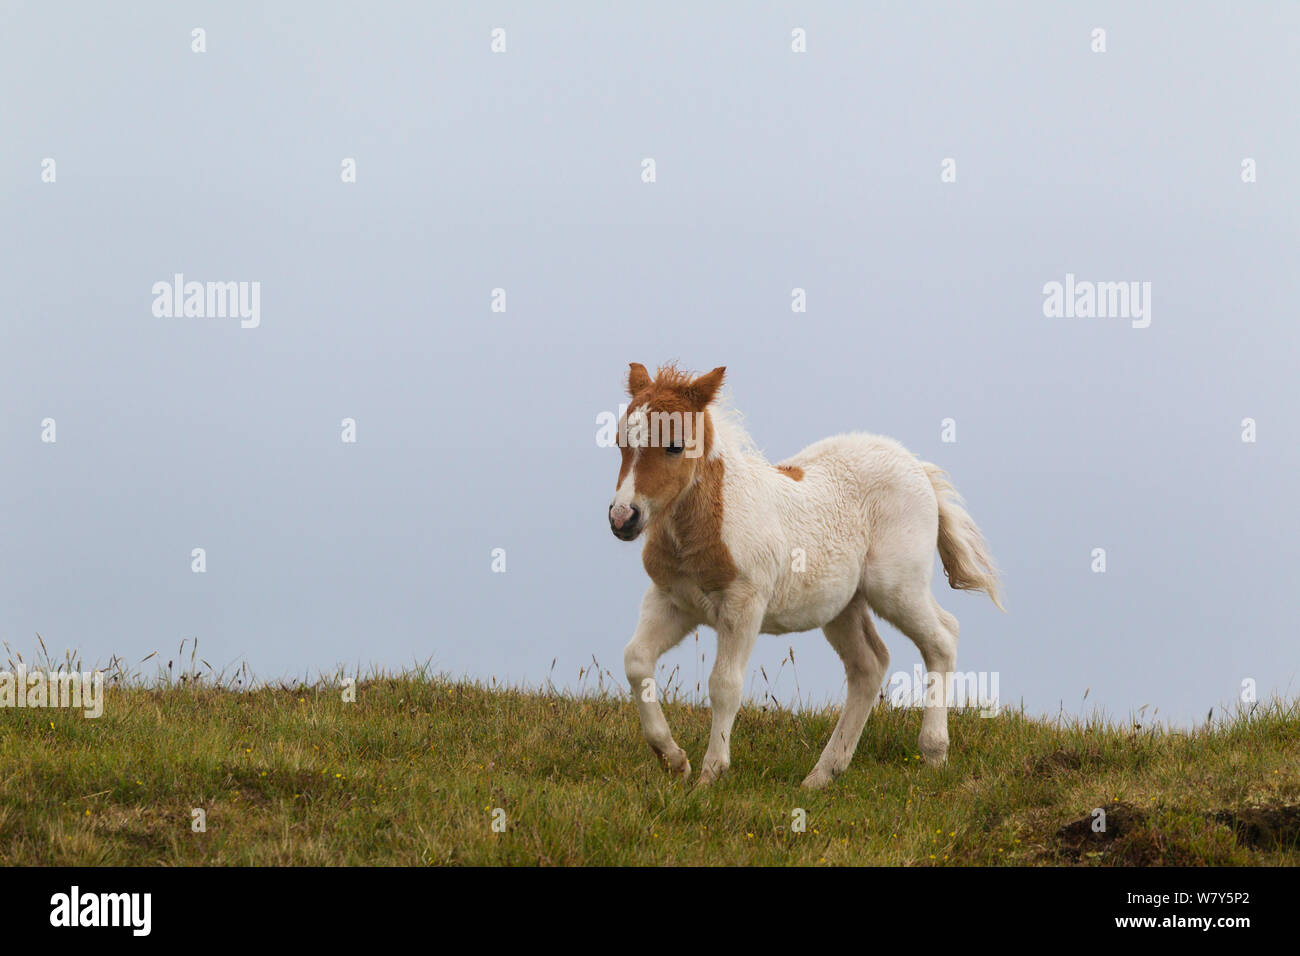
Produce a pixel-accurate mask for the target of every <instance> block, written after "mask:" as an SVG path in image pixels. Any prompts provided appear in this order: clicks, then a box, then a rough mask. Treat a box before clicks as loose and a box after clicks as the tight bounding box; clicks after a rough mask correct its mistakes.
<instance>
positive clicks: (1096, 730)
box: [0, 672, 1300, 866]
mask: <svg viewBox="0 0 1300 956" xmlns="http://www.w3.org/2000/svg"><path fill="white" fill-rule="evenodd" d="M124 683H125V684H126V686H117V687H109V688H106V690H105V712H104V715H103V716H102V717H100V718H99V719H96V720H88V719H85V718H84V717H83V716H82V715H81V714H80V713H79V712H72V713H70V712H67V711H56V710H30V709H23V710H15V709H2V710H0V768H2V771H3V772H0V864H3V865H16V864H60V865H101V864H104V865H151V864H237V865H245V864H256V865H266V864H274V865H284V864H381V865H382V864H404V865H410V864H414V865H421V864H435V865H436V864H518V865H575V864H579V865H580V864H630V865H642V864H688V865H693V864H757V865H771V864H777V865H786V864H806V865H843V864H890V865H913V866H954V865H971V864H976V865H985V864H993V865H1008V864H1009V865H1027V866H1036V865H1044V864H1080V865H1161V864H1166V865H1172V864H1251V863H1258V864H1274V865H1276V864H1281V865H1291V866H1294V865H1297V864H1300V847H1298V845H1297V844H1298V837H1300V810H1297V805H1298V804H1300V759H1298V758H1300V713H1298V712H1297V708H1296V707H1295V706H1294V705H1292V706H1282V705H1279V704H1273V705H1270V706H1260V707H1258V708H1256V709H1255V711H1254V712H1253V713H1251V714H1243V715H1239V716H1237V717H1235V718H1233V719H1230V720H1226V721H1220V722H1219V723H1217V724H1216V725H1215V726H1213V727H1212V728H1206V729H1204V730H1199V731H1197V732H1195V733H1191V734H1174V733H1168V732H1165V731H1161V730H1152V729H1148V728H1143V727H1137V726H1133V725H1126V726H1118V725H1115V724H1111V723H1106V722H1102V721H1093V722H1088V723H1076V724H1067V723H1064V722H1045V721H1042V720H1036V719H1031V718H1029V717H1027V716H1025V715H1023V714H1018V713H1005V712H1004V713H1003V714H1002V715H1001V716H998V717H994V718H983V717H980V716H979V714H978V712H977V711H973V710H972V711H966V712H954V714H953V715H952V718H951V724H950V728H951V735H952V750H951V753H950V758H949V764H948V765H947V766H946V767H945V768H943V769H939V770H935V769H931V768H927V767H926V766H924V765H923V763H922V762H921V761H920V760H919V759H918V756H917V753H916V750H915V741H916V735H917V732H918V730H919V727H920V712H919V711H916V710H912V709H905V708H894V707H890V706H888V705H886V704H884V703H882V704H881V705H879V706H878V707H877V709H876V710H875V711H874V712H873V714H872V716H871V718H870V720H869V721H868V722H867V729H866V733H865V734H864V736H863V739H862V743H861V746H860V747H859V748H858V753H857V756H856V757H855V758H854V761H853V764H852V766H851V767H850V768H849V770H848V772H846V773H845V774H844V775H843V776H842V777H841V778H840V779H839V780H838V781H837V783H836V784H835V785H833V786H832V787H830V788H829V789H827V790H825V791H822V792H819V793H808V792H805V791H803V790H801V789H800V788H799V786H798V784H799V782H800V781H801V780H802V779H803V777H804V775H805V774H806V773H807V772H808V770H809V768H811V767H812V765H813V763H814V762H815V760H816V758H817V755H818V754H819V753H820V751H821V748H822V746H823V745H824V744H825V742H826V739H827V736H828V735H829V734H830V732H831V728H832V726H833V724H834V720H835V716H836V715H835V712H834V711H832V710H826V711H820V712H807V711H802V712H792V711H789V710H783V709H776V708H773V707H771V706H769V707H767V708H766V709H763V708H761V707H760V706H759V705H757V704H747V705H746V706H745V707H744V708H742V710H741V713H740V717H739V719H738V721H737V725H736V731H735V742H734V744H733V748H732V759H733V764H732V769H731V771H730V773H729V775H728V776H727V777H725V778H724V779H723V780H722V781H721V782H720V783H719V784H717V785H716V786H715V787H713V788H712V789H708V790H695V789H693V788H692V787H691V786H690V785H687V786H683V785H682V784H681V783H680V782H675V781H673V780H670V779H669V778H668V777H666V776H665V774H664V773H663V771H662V770H661V769H660V767H659V765H658V763H657V762H656V761H655V760H654V759H652V756H651V754H650V751H649V749H648V748H647V747H646V746H645V744H644V743H643V741H642V739H641V736H640V733H639V729H638V725H637V720H636V715H635V712H634V708H633V707H632V705H631V703H630V702H629V700H628V699H627V696H626V695H625V694H624V695H622V696H615V695H610V694H600V695H596V696H586V697H575V696H570V695H561V694H554V693H545V692H523V691H517V690H510V689H500V688H497V689H492V688H487V687H483V686H480V685H475V684H470V683H461V682H455V681H450V680H446V679H442V678H436V677H431V676H429V675H426V674H423V673H418V672H414V673H410V674H407V675H404V676H393V677H380V678H373V679H368V680H364V681H362V682H360V683H359V684H358V685H357V690H356V700H355V702H353V703H345V702H344V701H343V699H342V697H343V694H342V692H341V690H340V688H339V687H338V686H332V685H331V684H330V683H320V684H317V685H316V686H312V687H306V686H297V687H295V686H279V687H262V688H258V689H251V690H240V689H238V685H239V683H240V682H239V681H238V680H236V681H234V682H233V683H232V682H229V681H224V682H215V683H214V682H211V681H208V682H204V681H199V680H195V679H194V678H193V675H192V674H187V675H185V676H183V677H181V678H179V679H175V680H172V679H166V680H163V681H161V682H157V683H156V684H154V685H151V686H142V685H140V684H139V683H135V684H131V683H130V682H124ZM665 709H666V712H667V715H668V719H669V721H670V722H671V724H672V727H673V730H674V732H675V734H676V736H677V739H678V741H679V742H680V743H681V744H682V745H683V746H684V747H685V748H686V749H687V752H688V753H689V754H690V755H691V758H692V760H693V761H694V763H695V764H696V766H698V764H699V757H700V756H701V755H702V753H703V751H704V747H705V744H706V742H707V738H708V726H709V714H708V710H707V709H706V708H701V707H697V706H692V705H688V704H685V703H680V702H679V703H671V702H670V703H668V704H667V705H666V708H665ZM1098 807H1101V808H1105V809H1106V810H1107V829H1106V832H1105V833H1094V832H1093V831H1092V827H1091V825H1090V824H1091V821H1092V817H1091V816H1090V814H1091V813H1092V811H1093V810H1094V808H1098ZM195 808H198V809H201V810H203V811H204V813H205V814H206V832H194V831H193V829H192V820H193V819H194V817H193V810H194V809H195ZM498 809H500V810H503V811H504V821H505V830H504V832H494V831H493V828H492V823H493V820H494V818H500V817H501V814H498V813H496V812H495V811H496V810H498ZM796 809H802V810H803V811H804V812H805V814H806V822H807V825H806V830H805V831H804V832H797V831H796V830H795V828H794V827H793V826H792V821H793V820H794V819H795V817H796V813H795V811H796Z"/></svg>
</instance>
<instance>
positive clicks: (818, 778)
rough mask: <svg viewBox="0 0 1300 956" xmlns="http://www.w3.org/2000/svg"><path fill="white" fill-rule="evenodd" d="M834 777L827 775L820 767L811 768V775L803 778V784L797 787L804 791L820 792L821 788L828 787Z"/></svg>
mask: <svg viewBox="0 0 1300 956" xmlns="http://www.w3.org/2000/svg"><path fill="white" fill-rule="evenodd" d="M834 780H835V777H834V776H833V775H832V774H829V773H827V772H826V771H825V770H823V769H822V768H821V767H813V771H812V773H810V774H808V776H806V777H804V778H803V783H801V784H799V786H801V787H803V788H804V789H805V790H821V789H822V788H823V787H829V786H830V785H831V783H832V781H834Z"/></svg>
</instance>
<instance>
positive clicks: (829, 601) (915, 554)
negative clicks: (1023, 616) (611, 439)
mask: <svg viewBox="0 0 1300 956" xmlns="http://www.w3.org/2000/svg"><path fill="white" fill-rule="evenodd" d="M724 371H725V369H723V368H715V369H714V370H713V371H712V372H709V373H708V374H706V375H701V376H699V377H698V378H692V377H691V376H689V375H686V374H684V373H682V372H679V371H678V370H677V369H676V368H674V367H672V366H669V367H666V368H661V369H660V370H659V372H658V375H657V376H656V377H655V378H654V379H651V378H650V375H649V373H647V372H646V369H645V366H643V365H639V364H636V363H633V364H632V365H631V371H630V373H629V375H628V381H627V390H628V393H629V394H630V395H631V397H632V401H631V403H630V404H629V406H628V410H627V412H626V418H625V419H624V420H622V421H620V422H619V429H620V441H619V447H620V450H621V452H622V456H623V464H622V467H621V468H620V469H619V473H618V486H617V490H616V491H615V493H614V501H613V502H612V503H611V504H610V506H609V524H610V527H611V529H612V530H613V532H614V534H615V536H616V537H618V538H620V539H622V540H624V541H632V540H634V539H636V538H637V537H638V536H639V535H640V534H641V532H643V531H644V532H645V534H646V542H645V549H644V551H643V552H642V562H643V563H644V564H645V569H646V571H647V572H648V573H649V575H650V580H651V581H652V582H654V583H653V584H652V585H651V586H650V589H649V590H648V591H646V594H645V598H644V600H643V601H642V602H641V618H640V621H639V622H638V624H637V628H636V634H635V636H634V637H633V638H632V640H631V642H630V643H629V644H628V645H627V649H626V651H625V653H624V663H625V665H626V668H627V678H628V681H629V683H630V684H631V686H632V696H633V698H634V699H635V700H636V702H637V709H638V711H639V713H640V717H641V727H642V731H643V732H644V734H645V738H646V740H647V741H649V743H650V746H651V748H653V750H654V751H655V753H656V754H658V755H659V758H660V760H662V761H663V762H664V764H665V765H666V766H667V767H668V769H669V770H670V771H672V772H674V773H677V774H681V775H682V776H683V777H686V776H689V775H690V772H691V764H690V761H689V760H687V759H686V753H685V751H683V750H682V748H681V747H679V746H678V745H677V742H676V741H675V740H673V735H672V732H671V731H670V730H669V729H668V722H667V721H666V720H665V719H664V714H663V710H662V708H660V706H659V701H658V699H657V696H658V695H657V693H656V691H655V688H654V685H653V677H654V673H655V665H656V663H657V661H658V660H659V657H660V656H661V655H662V654H664V653H665V652H666V651H668V650H669V649H670V648H672V647H675V646H676V645H677V644H679V643H680V642H681V640H682V639H683V638H684V637H685V636H686V635H687V634H689V633H690V632H691V631H693V630H694V629H695V628H697V627H698V626H699V625H701V624H706V625H708V626H710V627H712V628H714V629H715V630H716V631H717V633H718V653H717V660H716V662H715V663H714V666H713V673H712V674H711V675H710V677H709V699H710V703H711V705H712V707H713V727H712V731H711V732H710V734H709V747H708V751H707V752H706V753H705V755H704V766H703V768H702V769H701V771H700V778H699V782H700V784H709V783H712V782H713V781H714V780H716V779H717V778H718V776H719V775H720V774H721V773H722V772H723V771H725V770H726V769H727V767H728V766H729V765H730V763H731V747H730V744H731V727H732V724H733V722H734V721H735V719H736V712H737V710H739V709H740V695H741V691H742V690H743V687H744V671H745V665H746V663H747V662H748V660H749V655H750V652H751V651H752V650H753V648H754V641H755V639H756V638H757V637H758V635H759V634H760V633H764V634H785V633H788V632H790V631H806V630H810V629H811V628H814V627H820V628H822V630H823V631H824V632H825V634H826V639H827V640H828V641H830V642H831V646H832V647H834V648H835V650H836V652H837V653H838V654H839V655H840V658H841V659H842V660H843V661H844V670H845V673H846V674H847V675H848V699H847V700H846V701H845V703H844V709H843V710H842V711H841V713H840V719H839V722H838V723H837V724H836V725H835V730H834V732H833V733H832V734H831V739H830V741H829V742H828V743H827V744H826V749H825V750H823V751H822V755H821V759H819V760H818V761H817V765H816V766H815V767H813V769H812V772H811V773H810V774H808V776H807V778H806V779H805V780H804V782H803V783H804V786H806V787H823V786H825V785H826V784H828V783H830V782H831V780H833V779H834V778H835V777H836V776H837V775H839V774H840V773H841V772H843V771H844V770H845V769H846V768H847V767H848V765H849V761H850V760H852V759H853V751H854V750H855V749H857V746H858V739H859V738H860V737H861V736H862V728H863V725H864V724H865V723H866V720H867V714H868V713H870V711H871V707H872V705H873V704H874V703H875V699H876V695H877V693H878V692H879V690H880V685H881V682H882V681H883V680H884V677H885V670H886V668H887V667H888V666H889V652H888V651H887V650H886V649H885V645H884V644H883V643H882V642H881V640H880V635H879V634H877V633H876V628H875V625H874V624H873V623H872V619H871V613H870V612H871V611H872V610H874V611H875V612H876V613H877V614H879V615H880V616H881V617H883V618H884V619H885V620H887V621H890V622H891V623H893V624H894V625H896V626H897V627H898V628H899V630H901V631H902V632H903V633H904V634H906V635H907V636H908V637H909V638H911V639H912V640H913V641H914V642H915V643H916V646H917V647H918V648H920V650H921V656H922V658H923V659H924V660H925V666H926V669H927V670H928V671H929V672H930V673H931V675H942V678H941V679H940V678H938V677H937V676H935V677H932V678H931V679H930V681H927V686H928V692H927V695H926V700H925V713H924V716H923V717H922V719H921V736H920V741H919V742H920V749H921V753H922V754H923V755H924V756H925V759H926V761H927V762H928V763H930V764H941V763H943V761H944V760H945V759H946V757H947V753H948V709H947V702H948V697H949V693H950V691H951V688H952V675H953V670H954V668H955V667H956V665H957V619H956V618H954V617H953V616H952V615H951V614H949V613H948V612H947V611H945V610H944V609H943V608H941V607H939V605H938V603H937V602H936V601H935V599H934V596H933V595H932V594H931V593H930V578H931V575H932V572H933V564H934V558H933V549H934V547H935V544H936V542H937V543H938V548H939V556H940V558H941V559H942V561H943V567H944V571H945V572H946V573H947V575H948V581H949V583H950V584H951V585H952V586H953V587H954V588H969V589H975V590H981V591H985V592H987V593H988V595H989V597H991V598H992V599H993V602H994V603H995V604H997V606H998V607H999V608H1000V607H1002V605H1001V603H1000V602H999V600H998V592H997V572H996V570H995V569H994V567H993V562H992V560H991V558H990V556H989V554H988V550H987V548H986V546H985V544H984V540H983V537H982V536H981V534H980V531H979V529H978V528H977V527H976V526H975V522H974V521H972V520H971V517H970V515H968V514H967V513H966V511H965V510H964V509H963V508H962V506H961V503H960V502H961V499H960V498H958V497H957V494H956V492H955V491H954V490H953V487H952V486H951V485H950V484H948V482H947V481H946V480H945V479H944V476H943V472H941V471H940V470H939V469H938V468H937V467H935V466H934V465H931V464H927V463H926V462H922V461H919V460H918V459H917V458H916V457H915V456H913V455H912V454H911V453H910V452H908V451H907V450H906V449H905V448H903V446H902V445H900V444H898V442H895V441H893V440H892V439H889V438H881V437H878V436H875V435H865V434H852V435H839V436H836V437H834V438H826V439H823V440H822V441H819V442H817V443H816V444H813V445H810V446H808V447H807V448H805V449H804V450H803V451H801V452H799V454H797V455H795V456H794V457H793V458H790V459H789V460H787V461H785V462H783V463H781V464H779V465H775V466H773V465H771V464H769V463H768V462H767V461H766V460H765V459H764V458H763V457H762V455H760V454H759V453H758V452H757V451H755V450H754V448H753V447H752V445H751V444H750V442H749V439H748V437H747V436H746V434H745V432H744V430H743V429H742V428H741V426H740V424H739V422H738V421H736V419H735V418H734V416H732V415H731V414H729V413H727V412H726V411H723V410H722V409H719V408H716V407H715V408H713V409H712V411H711V410H710V407H709V406H710V403H711V402H712V401H713V399H714V397H715V395H716V394H717V392H718V388H719V387H720V386H721V385H722V376H723V373H724ZM656 413H658V414H656ZM674 417H675V421H674V422H673V424H675V425H676V426H677V433H676V435H675V436H670V437H668V438H667V440H664V441H656V440H655V439H657V438H659V437H660V436H661V435H663V434H664V433H665V432H668V431H671V429H667V428H665V427H664V426H665V425H666V423H668V422H669V421H673V419H674ZM652 422H657V423H659V425H660V430H659V431H658V432H656V431H655V429H654V428H653V427H651V428H650V429H649V430H648V431H649V434H648V435H647V427H646V426H647V424H649V423H652ZM683 423H684V424H685V426H690V425H691V424H692V423H694V424H695V425H696V427H695V428H694V429H690V428H689V427H683ZM623 436H630V437H629V438H628V439H627V440H624V439H623Z"/></svg>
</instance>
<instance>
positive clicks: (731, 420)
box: [709, 389, 767, 462]
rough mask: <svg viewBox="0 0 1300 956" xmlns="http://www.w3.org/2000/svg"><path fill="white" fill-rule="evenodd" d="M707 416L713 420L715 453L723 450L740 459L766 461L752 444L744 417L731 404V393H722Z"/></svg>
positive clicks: (711, 406)
mask: <svg viewBox="0 0 1300 956" xmlns="http://www.w3.org/2000/svg"><path fill="white" fill-rule="evenodd" d="M709 415H710V417H711V418H712V419H713V435H714V441H715V452H717V451H722V450H725V451H726V452H727V453H728V454H731V455H736V456H739V457H741V458H754V459H757V460H759V461H764V462H765V461H767V459H766V458H765V457H764V456H763V453H762V452H761V451H759V450H758V446H757V445H756V444H754V439H753V438H751V437H750V434H749V432H748V431H746V430H745V421H744V416H743V415H741V414H740V410H739V409H738V408H736V406H735V405H733V404H732V402H731V393H730V392H729V391H726V390H725V389H724V390H723V392H722V393H721V394H720V395H719V396H718V397H717V398H715V399H714V400H713V404H711V405H710V406H709Z"/></svg>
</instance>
